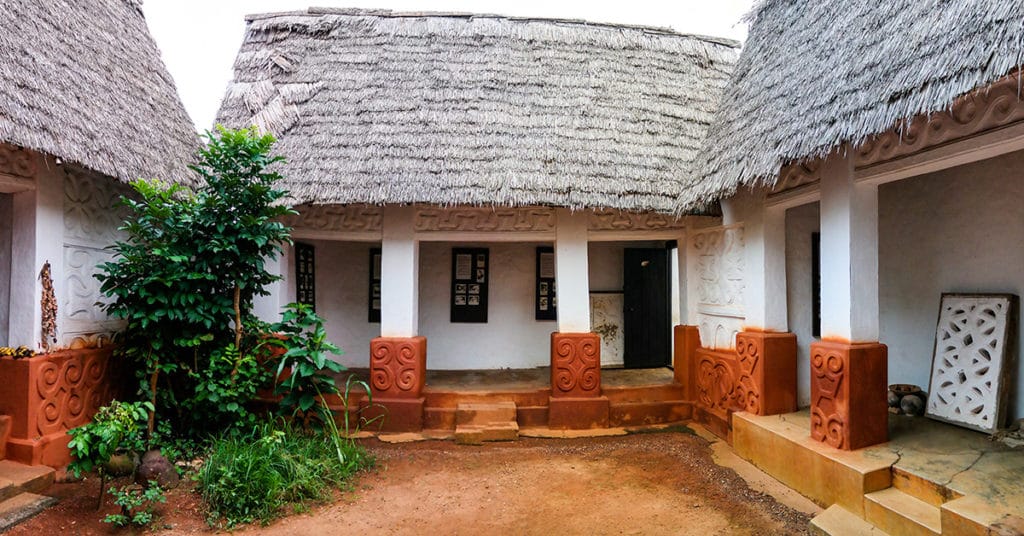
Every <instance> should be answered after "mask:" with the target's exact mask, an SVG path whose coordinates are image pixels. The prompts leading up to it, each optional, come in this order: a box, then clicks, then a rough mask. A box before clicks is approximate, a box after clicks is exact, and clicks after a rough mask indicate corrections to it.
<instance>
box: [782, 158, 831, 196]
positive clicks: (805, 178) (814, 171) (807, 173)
mask: <svg viewBox="0 0 1024 536" xmlns="http://www.w3.org/2000/svg"><path fill="white" fill-rule="evenodd" d="M820 180H821V159H819V158H815V159H811V160H802V161H800V162H796V163H793V164H790V165H788V166H783V167H782V170H781V171H780V172H779V180H778V182H776V183H775V186H773V187H772V191H771V193H773V194H777V193H780V192H784V191H786V190H792V189H793V188H796V187H798V186H803V185H805V184H813V183H816V182H818V181H820Z"/></svg>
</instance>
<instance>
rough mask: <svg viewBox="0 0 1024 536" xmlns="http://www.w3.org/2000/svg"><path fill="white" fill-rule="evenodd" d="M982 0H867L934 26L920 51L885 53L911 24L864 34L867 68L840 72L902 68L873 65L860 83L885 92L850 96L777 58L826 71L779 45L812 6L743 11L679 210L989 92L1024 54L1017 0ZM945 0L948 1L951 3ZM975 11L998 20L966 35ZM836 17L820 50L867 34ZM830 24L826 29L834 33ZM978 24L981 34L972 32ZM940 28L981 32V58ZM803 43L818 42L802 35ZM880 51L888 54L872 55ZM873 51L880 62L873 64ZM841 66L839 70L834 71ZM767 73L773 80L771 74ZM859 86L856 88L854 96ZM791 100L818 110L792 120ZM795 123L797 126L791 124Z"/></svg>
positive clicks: (840, 9) (769, 5)
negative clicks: (743, 29)
mask: <svg viewBox="0 0 1024 536" xmlns="http://www.w3.org/2000/svg"><path fill="white" fill-rule="evenodd" d="M908 1H909V0H908ZM904 3H906V2H904ZM981 3H982V4H983V5H976V3H969V2H961V3H960V4H957V5H955V6H946V5H945V4H943V5H942V6H940V5H933V4H927V5H926V4H913V2H911V3H910V4H909V7H910V8H909V9H908V6H906V5H901V4H900V2H892V3H886V4H872V6H876V7H877V9H878V13H876V16H880V17H883V18H884V19H885V20H884V21H883V22H891V23H894V24H895V23H896V22H898V21H900V20H903V19H906V18H908V17H909V18H910V19H921V20H923V21H927V22H928V24H930V25H931V27H930V28H929V29H928V31H929V32H934V33H930V34H928V35H927V36H924V38H922V36H918V42H919V48H918V49H913V50H914V51H915V52H918V51H920V53H919V54H916V55H906V54H904V55H903V56H900V55H896V54H891V52H892V50H890V49H894V47H893V45H892V44H891V41H893V40H898V39H900V38H901V36H902V35H903V34H907V33H911V34H912V33H914V32H912V31H905V32H901V33H900V34H901V35H896V36H890V35H883V36H881V38H879V39H877V40H876V42H874V43H872V45H873V46H874V48H870V47H869V50H867V51H860V54H859V56H863V57H864V58H868V59H865V60H864V61H867V62H868V63H869V64H870V66H871V67H870V68H869V67H865V69H864V70H862V71H857V70H856V69H849V67H848V66H846V65H841V67H844V68H847V69H848V72H847V71H843V72H846V74H847V75H848V76H853V77H858V78H860V79H863V78H864V77H865V76H869V75H870V74H872V73H873V72H874V71H883V70H884V69H886V68H888V67H890V65H895V66H897V67H901V68H902V69H903V70H902V71H901V72H900V74H902V78H895V77H886V76H882V77H881V78H879V77H878V76H877V75H878V74H881V73H875V74H876V76H875V80H874V83H875V84H876V86H877V87H875V86H869V87H867V90H871V91H873V92H875V93H878V92H883V93H884V95H885V97H882V98H878V99H877V101H868V100H864V99H863V98H861V99H860V100H858V101H854V102H849V103H848V102H846V101H845V100H843V99H844V97H847V96H848V95H849V92H847V93H841V94H838V95H837V94H836V92H837V91H841V90H842V89H843V88H844V87H845V86H843V84H842V82H843V80H842V79H839V78H837V77H828V76H820V77H819V78H820V85H817V86H815V85H814V84H805V81H804V80H803V79H802V78H800V77H796V76H789V75H790V72H791V71H787V70H786V68H785V66H786V64H785V63H783V64H782V65H783V67H780V66H779V65H778V64H779V62H780V61H783V60H780V59H779V58H788V57H789V55H795V57H794V58H792V59H793V60H794V61H793V62H792V63H795V64H799V65H798V67H795V68H792V69H798V70H799V71H802V72H806V73H822V72H832V71H831V70H830V69H829V68H828V66H827V65H824V66H823V65H819V64H818V63H815V62H816V60H818V59H820V58H816V57H815V54H813V53H811V52H810V51H808V50H795V49H794V48H793V47H787V43H788V41H787V39H790V38H793V39H796V38H795V37H793V35H794V34H799V32H801V31H804V32H807V31H813V29H807V28H803V27H800V25H799V23H800V22H801V21H796V20H794V16H791V15H792V13H797V14H803V13H804V12H805V11H813V8H811V7H807V6H805V4H806V2H782V1H773V0H768V1H765V2H763V3H762V4H760V5H759V6H758V7H757V8H755V10H754V11H753V12H752V14H751V16H750V18H751V20H753V21H754V24H753V25H752V26H751V31H750V36H749V38H748V41H747V43H746V46H745V49H744V52H743V55H741V58H740V60H739V62H738V63H737V66H736V70H735V71H734V74H733V79H732V81H731V82H730V86H729V88H728V89H727V90H726V94H725V97H724V98H723V103H722V106H721V107H720V108H719V110H718V117H717V118H716V121H715V123H714V124H713V125H712V127H711V129H710V130H709V133H708V138H707V140H708V141H707V143H706V145H705V149H704V151H703V152H702V154H701V156H700V157H699V158H698V161H699V167H700V176H699V178H698V179H696V180H694V181H692V182H691V183H690V184H689V185H688V186H687V188H686V190H685V191H684V192H683V195H682V196H680V200H679V206H678V210H679V211H685V210H688V209H692V208H693V207H697V206H702V205H707V204H708V203H712V202H714V201H715V200H717V199H720V198H723V197H726V196H729V195H732V194H733V193H735V192H736V191H737V189H738V188H740V187H744V186H751V187H761V186H771V185H773V184H774V183H775V181H776V180H777V178H778V171H779V169H780V168H781V167H782V166H783V165H786V164H788V163H791V162H795V161H801V160H807V159H815V158H823V157H826V156H827V155H829V154H830V153H833V152H835V151H840V152H841V151H845V150H846V148H847V147H856V146H858V145H860V144H862V143H863V142H864V141H866V140H867V139H869V138H871V137H872V136H875V135H877V134H880V133H882V132H885V131H887V130H889V129H893V128H896V129H901V128H904V127H905V126H906V125H907V124H909V123H910V122H911V121H912V120H913V119H914V118H915V117H918V116H921V115H925V116H930V115H931V114H934V113H940V112H943V111H948V110H949V109H950V108H951V107H952V105H953V103H954V102H955V101H956V100H957V99H958V98H959V97H961V96H963V95H966V94H970V93H972V92H974V91H987V90H988V88H989V87H991V85H992V84H993V83H994V82H996V81H998V80H999V79H1001V78H1003V77H1004V76H1006V75H1007V74H1008V73H1013V72H1014V70H1017V71H1018V76H1019V70H1020V67H1021V65H1022V63H1024V24H1022V23H1021V21H1022V20H1024V4H1020V3H1012V2H997V1H995V0H989V1H983V2H981ZM840 4H841V3H840ZM860 7H862V6H844V5H830V6H828V9H829V11H830V13H833V12H834V13H840V14H842V13H847V14H852V15H850V16H851V17H856V16H860V15H862V14H861V13H860V12H859V11H858V8H860ZM953 8H955V9H956V10H955V11H949V10H952V9H953ZM787 9H788V10H789V11H787ZM865 9H866V8H865ZM927 9H934V10H936V12H937V11H938V10H947V11H944V12H943V13H942V14H943V15H948V16H946V17H945V19H943V18H942V17H939V16H931V17H928V16H924V15H923V14H922V13H919V12H918V11H922V10H927ZM950 13H952V14H950ZM933 15H934V13H933ZM979 20H985V21H988V20H993V21H997V22H998V21H1002V22H1003V25H1002V26H1000V25H998V24H978V26H980V27H981V29H980V30H979V29H978V28H974V30H976V32H975V33H974V34H969V36H970V38H968V30H967V29H965V28H964V27H965V26H967V25H968V24H969V23H971V22H978V21H979ZM921 23H922V24H923V22H921ZM942 23H946V24H942ZM834 26H837V27H842V28H843V29H844V30H845V31H847V33H848V35H840V36H837V35H826V36H825V37H823V38H821V39H820V40H819V41H820V42H823V43H824V44H823V45H818V47H819V50H820V49H822V48H826V47H830V46H831V48H829V50H831V51H833V52H841V50H842V47H837V46H835V43H832V42H831V41H829V39H833V40H837V42H841V39H842V38H849V39H858V38H862V39H866V40H867V39H870V38H871V36H870V35H861V34H870V32H868V31H865V32H859V33H858V32H850V31H849V28H846V27H845V26H844V25H843V24H842V23H836V24H834ZM878 27H879V28H880V29H876V31H884V24H879V25H878ZM908 28H909V26H908ZM911 29H913V28H911ZM837 31H838V30H835V29H832V32H833V33H835V32H837ZM985 31H988V33H987V34H985V35H982V36H981V37H979V35H980V34H982V33H984V32H985ZM943 36H946V37H948V36H953V39H958V40H959V41H955V42H986V41H984V40H985V39H986V38H987V39H988V42H989V43H990V46H988V47H984V48H979V47H974V48H973V49H971V50H970V52H976V54H975V56H978V58H979V59H978V60H977V61H978V62H981V63H966V62H967V61H969V60H970V58H962V57H959V56H957V54H958V53H959V51H958V50H957V49H956V47H953V46H941V45H942V43H944V42H943V41H942V37H943ZM875 37H877V36H875ZM886 39H889V41H886ZM807 42H816V41H815V40H813V39H810V38H807ZM934 43H939V45H934ZM903 48H904V49H905V46H904V47H903ZM876 49H880V51H879V50H876ZM928 51H931V52H932V53H933V54H932V56H926V57H922V56H921V54H926V53H928ZM951 51H952V52H951ZM879 53H881V55H880V56H879ZM872 54H874V55H872ZM838 56H839V54H838V53H833V54H830V55H827V57H826V58H825V59H824V60H822V61H826V60H833V58H836V57H838ZM948 56H956V57H948ZM964 56H966V54H965V55H964ZM882 57H887V58H889V60H890V61H889V62H888V63H887V62H885V61H882V60H878V58H882ZM876 60H878V62H876V63H871V62H872V61H876ZM901 60H902V61H901ZM834 61H842V60H841V59H835V60H834ZM872 69H873V70H872ZM843 72H840V73H839V74H840V76H841V75H842V74H843ZM936 73H938V74H936ZM773 76H774V77H776V78H777V79H775V80H773V79H772V77H773ZM868 81H870V80H868ZM790 83H792V84H797V85H798V86H800V87H792V88H790V87H789V86H788V85H787V84H790ZM807 86H811V87H807ZM776 88H782V89H778V90H776ZM787 89H789V91H787ZM772 91H774V93H771V92H772ZM863 91H864V90H862V92H861V93H859V94H854V96H861V97H862V96H863V94H864V93H863ZM766 94H767V95H769V96H768V97H767V98H768V99H773V98H774V99H781V98H782V97H787V99H788V100H780V101H778V102H775V101H768V102H764V98H762V99H761V100H757V97H758V96H763V95H766ZM851 98H852V97H851ZM797 102H799V103H801V104H805V105H808V106H809V108H806V107H805V108H802V109H801V111H800V114H803V115H806V116H816V117H820V118H822V119H820V120H818V121H817V122H815V123H813V124H810V125H805V123H806V121H800V120H799V119H800V115H799V114H798V115H796V116H795V119H794V117H792V113H791V112H793V113H795V112H796V110H790V108H792V106H791V104H792V103H797ZM848 104H849V105H848ZM850 105H852V106H850ZM830 107H831V109H832V113H830ZM835 108H839V109H838V110H836V109H835ZM815 114H817V115H815ZM751 121H756V123H751ZM794 125H800V126H801V127H802V128H800V129H797V128H796V127H795V126H794Z"/></svg>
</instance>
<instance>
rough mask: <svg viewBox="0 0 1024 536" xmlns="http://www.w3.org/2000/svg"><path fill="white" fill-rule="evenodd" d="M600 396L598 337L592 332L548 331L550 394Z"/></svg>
mask: <svg viewBox="0 0 1024 536" xmlns="http://www.w3.org/2000/svg"><path fill="white" fill-rule="evenodd" d="M600 395H601V337H600V336H599V335H598V334H596V333H558V332H555V333H552V334H551V396H552V397H590V396H600Z"/></svg>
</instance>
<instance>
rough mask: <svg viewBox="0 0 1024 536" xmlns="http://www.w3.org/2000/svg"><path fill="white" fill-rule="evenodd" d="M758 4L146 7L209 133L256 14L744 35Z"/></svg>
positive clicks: (183, 2)
mask: <svg viewBox="0 0 1024 536" xmlns="http://www.w3.org/2000/svg"><path fill="white" fill-rule="evenodd" d="M752 4H753V0H674V1H672V0H661V1H650V0H633V1H621V0H618V1H615V2H612V1H608V0H605V1H600V0H597V1H594V0H591V1H589V2H583V1H578V0H574V1H553V0H517V1H509V0H491V1H482V0H477V1H475V2H474V1H469V0H418V1H416V0H340V1H339V0H145V2H144V3H143V4H142V9H143V12H144V13H145V15H146V21H147V23H148V24H149V29H150V32H151V33H152V34H153V38H154V39H156V43H157V45H158V46H159V47H160V50H161V52H162V54H163V60H164V63H165V64H166V65H167V69H168V70H169V71H170V72H171V76H173V77H174V81H175V83H176V84H177V86H178V94H179V95H181V100H182V102H183V103H184V104H185V109H186V110H187V111H188V113H189V115H190V116H191V117H192V122H193V123H194V124H195V125H196V128H197V130H200V131H203V130H206V129H208V128H210V127H211V126H213V119H214V116H215V115H216V113H217V108H218V107H219V106H220V99H221V97H222V96H223V94H224V90H225V88H226V87H227V85H228V82H229V81H230V80H231V77H232V71H231V66H232V64H233V63H234V60H235V55H236V54H237V53H238V47H239V46H240V45H241V44H242V37H243V36H244V34H245V15H246V14H248V13H268V12H275V11H295V10H302V9H305V8H307V7H309V6H317V7H357V8H374V9H391V10H394V11H460V12H471V13H497V14H501V15H516V16H532V17H555V18H571V19H585V20H589V21H593V22H612V23H621V24H636V25H643V26H657V27H662V28H665V27H668V28H672V29H674V30H676V31H678V32H683V33H693V34H703V35H714V36H718V37H727V38H730V39H736V40H738V41H743V39H745V38H746V35H747V26H746V24H743V23H741V22H740V19H741V18H742V17H743V15H745V14H746V13H747V12H748V11H749V10H750V8H751V6H752Z"/></svg>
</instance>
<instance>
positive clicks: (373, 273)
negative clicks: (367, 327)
mask: <svg viewBox="0 0 1024 536" xmlns="http://www.w3.org/2000/svg"><path fill="white" fill-rule="evenodd" d="M369 279H370V294H369V296H370V299H369V300H368V303H367V305H368V306H369V307H368V315H367V316H368V319H369V321H370V322H380V248H373V249H371V250H370V278H369Z"/></svg>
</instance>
